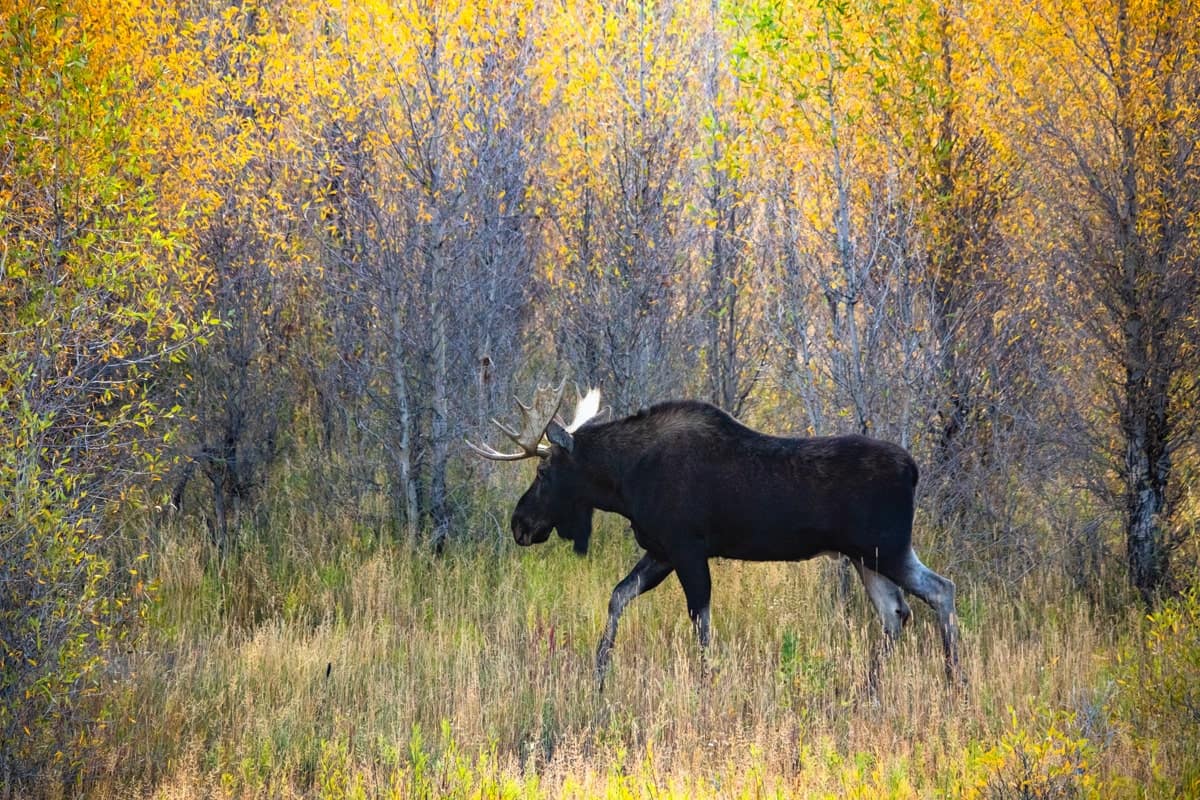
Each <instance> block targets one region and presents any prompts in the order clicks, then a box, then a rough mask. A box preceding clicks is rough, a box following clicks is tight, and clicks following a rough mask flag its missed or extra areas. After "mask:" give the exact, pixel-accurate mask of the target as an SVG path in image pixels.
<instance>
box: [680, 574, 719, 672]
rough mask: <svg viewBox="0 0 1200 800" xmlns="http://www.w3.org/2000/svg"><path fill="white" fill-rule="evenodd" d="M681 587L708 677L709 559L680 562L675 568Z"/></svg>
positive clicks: (701, 664) (710, 582) (701, 660)
mask: <svg viewBox="0 0 1200 800" xmlns="http://www.w3.org/2000/svg"><path fill="white" fill-rule="evenodd" d="M675 574H676V575H678V576H679V585H680V586H682V587H683V594H684V596H685V597H686V598H687V608H688V616H689V617H690V618H691V620H692V627H693V628H695V629H696V641H697V642H699V643H700V668H701V671H702V672H703V674H704V676H705V677H707V676H708V642H709V637H710V630H709V628H710V626H709V619H710V614H709V605H710V603H711V600H712V578H711V576H710V575H709V572H708V559H705V558H695V557H693V558H690V559H686V560H680V561H679V562H678V563H677V564H676V566H675Z"/></svg>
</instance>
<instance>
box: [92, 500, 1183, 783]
mask: <svg viewBox="0 0 1200 800" xmlns="http://www.w3.org/2000/svg"><path fill="white" fill-rule="evenodd" d="M617 523H618V521H617V520H615V519H608V520H605V522H604V524H603V526H602V529H601V530H599V531H598V532H597V534H596V536H595V537H594V540H593V541H594V547H593V552H592V554H590V555H589V556H588V557H586V558H578V557H576V556H574V555H573V554H572V553H571V552H570V549H569V547H568V546H567V545H565V544H563V543H561V542H560V541H558V540H557V539H552V541H551V542H550V543H548V544H547V545H544V546H541V547H536V548H530V549H520V548H517V547H516V546H515V545H513V544H512V543H511V542H510V541H506V540H503V539H501V538H500V535H499V533H497V538H496V539H495V540H494V541H491V542H478V543H474V544H469V545H468V544H462V545H457V546H453V547H451V548H450V549H449V551H448V552H447V554H446V555H444V556H443V557H441V558H433V557H431V556H429V555H427V553H426V552H425V551H423V550H419V549H413V548H409V547H404V546H397V545H394V544H389V543H381V542H380V541H378V540H377V538H376V536H375V534H373V533H371V532H369V531H365V530H361V529H357V528H356V527H355V526H354V525H352V524H350V523H348V522H345V523H338V522H333V523H330V522H324V523H319V522H318V521H316V520H304V519H295V518H294V519H291V520H287V521H279V520H276V521H275V522H273V523H272V524H271V525H269V526H267V527H266V528H265V530H268V531H270V533H269V534H267V533H253V532H249V531H243V532H242V534H241V540H240V542H239V544H238V548H237V552H236V553H235V554H233V555H230V556H228V557H226V558H224V559H218V558H216V557H215V555H214V554H213V553H212V552H210V551H209V550H208V547H207V545H206V544H205V541H206V538H205V536H204V534H203V532H202V531H201V530H199V529H197V530H188V529H186V528H176V529H172V530H169V531H167V532H166V534H165V535H164V536H163V537H162V540H163V541H164V542H165V544H163V545H161V546H159V547H158V548H157V549H156V550H155V551H154V552H153V554H152V556H151V558H150V559H149V564H148V567H149V570H148V571H149V572H150V573H151V574H152V575H154V576H155V577H156V579H157V581H158V587H157V591H156V597H157V600H156V602H155V605H154V608H153V612H152V615H151V617H152V618H151V625H150V626H149V630H148V631H147V634H146V636H145V637H144V639H143V642H142V644H141V646H140V647H139V649H138V650H137V651H136V652H134V653H132V654H130V656H129V660H128V662H127V663H126V664H123V665H116V666H119V667H120V669H121V670H122V671H123V672H122V674H123V675H124V676H125V680H124V682H123V684H122V685H123V687H124V689H123V691H122V693H121V695H120V700H119V702H118V703H117V705H116V708H115V710H114V712H113V714H112V716H111V718H110V720H109V721H108V723H107V725H108V728H109V742H110V746H109V747H108V749H107V753H108V756H107V758H106V759H105V760H104V763H100V764H96V765H93V773H94V778H95V781H96V783H95V792H96V793H97V794H98V795H101V796H114V797H119V796H142V795H146V794H151V795H153V796H155V797H164V798H190V797H197V796H218V797H225V796H228V797H298V796H321V797H334V798H336V797H379V796H387V797H398V798H410V797H441V796H451V797H464V798H466V797H606V798H626V797H654V798H661V797H714V798H716V797H774V796H780V797H831V798H841V797H863V798H872V800H880V799H882V798H909V797H959V796H962V797H979V798H1072V797H1122V796H1125V797H1180V798H1183V797H1192V798H1194V797H1197V796H1200V767H1198V766H1197V764H1198V763H1200V744H1198V742H1197V739H1198V738H1200V737H1198V735H1197V734H1198V721H1200V716H1197V712H1196V710H1195V709H1196V708H1200V706H1192V707H1190V710H1189V705H1188V704H1189V703H1190V702H1192V701H1193V700H1200V695H1198V694H1197V693H1196V692H1195V691H1193V690H1191V689H1189V687H1190V686H1192V685H1194V684H1195V681H1196V679H1197V677H1198V676H1200V670H1198V671H1195V672H1193V671H1191V670H1192V669H1193V668H1196V667H1200V646H1198V645H1197V637H1198V636H1200V634H1198V632H1197V628H1198V627H1200V626H1198V625H1197V624H1196V623H1197V619H1196V618H1197V607H1198V604H1197V603H1196V602H1195V598H1192V602H1191V603H1190V604H1189V603H1186V602H1185V603H1182V604H1178V605H1172V606H1169V607H1168V609H1167V611H1169V612H1170V613H1171V614H1174V616H1173V617H1171V618H1169V619H1164V618H1163V616H1162V615H1159V616H1158V617H1156V618H1155V619H1154V620H1146V619H1143V618H1142V617H1141V614H1140V612H1138V611H1137V610H1136V608H1132V609H1131V610H1129V611H1127V612H1116V613H1110V614H1104V613H1102V612H1100V611H1098V610H1096V609H1095V608H1094V607H1093V606H1092V605H1090V604H1089V603H1088V602H1087V601H1085V600H1084V599H1083V598H1082V597H1081V596H1080V595H1078V594H1077V593H1075V592H1074V591H1072V590H1071V589H1069V588H1068V586H1067V585H1066V584H1065V582H1060V581H1058V580H1056V579H1055V578H1054V577H1053V576H1052V575H1031V576H1030V577H1029V578H1028V579H1027V580H1026V581H1025V582H1024V583H1020V584H1014V585H1006V586H985V585H983V584H982V583H978V582H975V581H972V580H969V579H964V578H962V577H961V576H954V577H956V578H958V582H959V611H960V616H961V623H962V629H963V663H964V667H965V672H966V675H967V678H968V681H969V685H968V689H967V690H966V691H965V692H964V693H961V694H960V693H956V692H954V691H952V690H951V689H949V688H948V687H947V685H946V684H945V681H944V679H943V676H942V663H941V657H940V644H939V643H938V641H937V634H936V629H935V625H934V620H933V614H932V612H931V611H929V609H927V608H926V607H925V606H924V605H921V604H920V603H914V612H915V618H914V621H913V623H912V624H910V626H909V627H908V629H907V631H906V632H905V635H904V637H903V638H902V640H901V643H900V645H899V646H898V647H897V648H896V650H895V652H894V653H893V655H892V657H891V658H890V660H889V661H888V662H887V664H886V666H885V668H884V672H883V676H882V681H881V685H880V687H879V691H878V693H877V695H876V696H875V697H874V698H872V697H871V696H869V694H868V693H867V692H866V690H865V686H866V666H867V664H868V661H869V655H870V648H871V646H872V642H873V641H874V638H875V637H876V636H877V635H878V632H879V629H878V623H877V622H876V621H875V620H874V619H873V617H872V614H871V613H870V611H869V607H868V605H867V603H866V601H865V598H864V597H863V593H862V591H861V588H860V587H859V586H858V585H857V582H856V583H855V585H853V586H852V591H851V593H850V595H849V599H848V600H841V599H839V593H838V592H836V591H834V589H833V587H834V586H836V585H837V581H838V567H837V565H836V564H835V563H834V562H832V561H830V560H826V559H820V560H818V561H815V562H810V563H805V564H744V563H738V562H730V561H720V562H714V565H713V583H714V602H713V622H714V625H715V631H716V635H715V641H714V646H713V665H714V673H713V675H711V677H709V678H707V679H705V678H704V677H702V676H701V674H700V669H699V667H700V659H699V655H698V651H697V647H696V645H695V642H694V639H693V634H692V631H691V627H690V624H689V623H688V621H687V615H686V612H685V610H684V602H683V595H682V592H681V591H680V589H679V587H678V584H677V583H676V582H675V581H674V580H673V579H672V580H671V581H669V582H668V583H665V584H664V585H663V586H662V587H661V588H659V589H658V590H657V591H655V592H652V593H650V594H648V595H645V596H643V597H641V598H639V599H638V600H637V601H635V602H634V603H633V604H632V606H631V607H630V609H629V610H628V611H627V612H626V615H625V617H624V619H623V625H622V628H621V631H620V634H619V637H618V641H617V647H616V653H615V661H614V672H613V674H612V676H611V678H610V680H609V684H608V686H607V687H606V689H605V691H604V693H603V694H600V693H599V692H597V690H596V687H595V685H594V681H593V675H592V658H593V652H594V647H595V644H596V641H597V638H598V636H599V634H600V631H601V626H602V623H603V617H604V613H605V608H606V605H607V600H608V595H609V593H610V591H611V589H612V586H613V584H614V583H615V582H616V581H617V580H618V579H619V578H620V577H622V576H623V575H624V573H625V571H626V570H627V569H628V568H629V567H630V566H631V565H632V564H633V562H634V561H635V560H636V558H637V556H638V552H637V550H636V546H635V544H634V543H633V541H632V538H631V537H630V536H629V534H628V533H627V532H625V531H623V530H622V529H621V527H620V526H619V525H618V524H617ZM922 555H923V556H924V557H925V558H926V561H927V562H928V563H929V564H930V565H931V566H932V567H933V568H935V569H938V568H939V567H942V563H941V561H942V559H941V558H939V554H938V552H937V551H936V548H928V547H927V548H923V549H922ZM1164 613H1167V612H1164ZM1172 626H1174V628H1172ZM1172 630H1174V631H1175V633H1174V634H1172V633H1171V631H1172ZM1156 637H1157V638H1156ZM1163 687H1175V688H1173V689H1170V690H1168V689H1166V688H1163ZM1171 692H1175V694H1171ZM1168 695H1170V696H1168ZM1175 695H1178V696H1175ZM1189 715H1190V716H1189Z"/></svg>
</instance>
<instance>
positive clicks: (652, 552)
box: [467, 380, 959, 687]
mask: <svg viewBox="0 0 1200 800" xmlns="http://www.w3.org/2000/svg"><path fill="white" fill-rule="evenodd" d="M565 388H566V381H565V380H564V381H563V382H562V384H561V385H559V386H558V388H557V389H556V388H554V387H553V386H543V387H539V388H538V390H537V392H536V393H535V396H534V398H533V402H532V403H531V405H528V406H526V405H524V404H523V403H521V401H520V400H517V401H516V402H517V405H518V407H519V408H520V413H521V418H522V422H521V427H520V430H515V429H512V428H510V427H508V426H507V425H505V424H503V423H501V422H500V421H498V420H496V419H493V420H492V422H493V423H494V424H495V425H496V426H497V427H498V428H499V429H500V430H501V432H502V433H504V434H505V436H507V437H508V438H509V439H511V440H512V441H513V442H515V443H516V444H517V446H518V447H519V448H520V450H519V451H517V452H501V451H498V450H495V449H493V448H492V447H490V446H488V445H486V444H483V445H475V444H472V443H471V442H467V444H468V445H469V446H470V447H471V448H472V449H473V450H474V451H475V452H476V453H478V454H479V455H481V456H483V457H484V458H488V459H492V460H495V461H516V460H518V459H526V458H538V459H540V463H539V464H538V468H537V477H535V478H534V481H533V484H532V485H531V486H530V487H529V489H528V490H527V491H526V492H525V494H524V495H523V496H522V497H521V499H520V500H519V501H518V502H517V506H516V509H515V510H514V511H513V515H512V522H511V526H512V533H513V538H514V539H516V541H517V544H519V545H522V546H528V545H532V544H538V543H541V542H545V541H546V540H547V539H548V538H549V537H550V532H551V530H557V532H558V535H559V536H561V537H563V538H564V539H568V540H571V541H572V542H573V545H574V549H575V551H576V552H577V553H581V554H582V553H586V552H587V548H588V540H589V538H590V537H591V533H592V515H593V512H594V511H595V510H596V509H601V510H603V511H611V512H615V513H617V514H620V515H621V516H623V517H625V518H626V519H628V520H629V522H630V524H631V526H632V528H633V534H634V537H635V538H636V539H637V543H638V544H639V545H640V546H641V547H642V549H644V550H645V555H643V556H642V558H641V560H639V561H638V562H637V564H636V565H634V567H633V569H632V570H630V572H629V574H628V575H626V576H625V578H624V579H623V580H622V581H621V582H620V583H618V584H617V585H616V588H614V589H613V592H612V598H611V599H610V601H609V604H608V622H607V625H606V626H605V629H604V633H603V635H602V637H601V639H600V644H599V647H598V648H597V650H596V678H597V680H598V682H599V683H600V685H601V687H602V686H603V684H604V678H605V675H606V674H607V672H608V666H609V661H610V658H611V654H612V648H613V642H614V641H615V639H616V635H617V623H618V621H619V619H620V617H621V612H622V611H624V610H625V607H626V606H627V605H629V603H630V602H631V601H632V600H633V599H634V598H635V597H637V596H638V595H640V594H642V593H643V592H648V591H650V590H651V589H653V588H654V587H656V586H658V585H659V584H660V583H662V582H663V580H665V579H666V578H667V576H669V575H670V574H671V573H672V572H674V573H675V574H676V576H677V577H678V579H679V583H680V585H681V586H682V588H683V593H684V596H685V597H686V600H687V609H688V615H689V617H690V618H691V620H692V624H693V627H694V628H695V631H696V636H697V639H698V640H699V644H700V650H701V654H702V658H703V657H704V654H705V653H706V648H707V647H708V643H709V599H710V595H711V591H712V581H711V578H710V576H709V568H708V560H709V559H710V558H731V559H740V560H745V561H803V560H807V559H810V558H812V557H814V556H817V555H837V554H841V555H843V556H846V557H847V558H848V559H849V560H850V562H851V563H852V564H853V565H854V568H855V570H856V571H857V572H858V575H859V577H860V578H861V580H862V583H863V586H864V587H865V589H866V591H867V595H868V596H869V597H870V599H871V603H872V604H873V605H874V607H875V610H876V612H878V614H879V617H880V619H881V620H882V621H883V630H884V641H883V645H882V649H883V650H884V651H886V649H887V648H889V647H890V645H891V643H892V641H894V640H895V638H896V637H897V636H899V634H900V632H901V630H902V629H903V627H904V625H905V623H907V622H908V620H909V617H910V616H911V614H912V612H911V610H910V609H909V606H908V603H907V602H906V601H905V597H904V595H905V592H908V593H910V594H913V595H916V596H917V597H919V598H921V599H922V600H923V601H924V602H925V603H927V604H928V605H929V606H930V607H931V608H932V609H933V610H934V611H935V612H936V613H937V618H938V625H939V628H940V631H941V638H942V645H943V649H944V653H945V666H946V674H947V677H948V678H949V679H950V680H951V681H955V680H956V679H958V678H959V662H958V623H957V617H956V613H955V606H954V583H953V582H952V581H950V580H948V579H947V578H944V577H942V576H941V575H938V574H937V573H935V572H933V571H932V570H930V569H929V568H927V567H926V566H925V565H924V564H922V563H921V561H920V559H918V558H917V555H916V553H915V552H914V551H913V549H912V523H913V494H914V491H915V489H916V485H917V465H916V463H915V462H914V461H913V458H912V456H911V455H909V453H908V452H907V451H906V450H905V449H904V448H902V447H900V446H898V445H895V444H890V443H888V442H884V441H880V440H877V439H871V438H869V437H866V436H857V435H849V436H833V437H822V438H791V437H782V436H770V435H767V434H764V433H759V432H758V431H755V430H752V429H750V428H748V427H746V426H745V425H743V424H741V423H740V422H738V421H737V420H736V419H734V418H733V417H732V416H730V415H729V414H727V413H725V412H724V411H722V410H720V409H718V408H717V407H715V406H712V405H709V404H707V403H703V402H696V401H674V402H666V403H661V404H658V405H655V406H653V407H651V408H649V409H647V410H643V411H640V412H638V413H637V414H634V415H632V416H629V417H626V418H624V419H618V420H613V421H607V422H602V421H600V420H599V419H598V416H599V408H600V394H599V392H598V391H597V390H595V389H593V390H591V391H590V392H588V394H587V395H586V396H583V397H581V398H580V400H579V402H578V403H577V406H576V409H575V414H574V419H573V420H572V422H570V423H566V422H565V421H564V420H563V419H562V418H561V417H560V416H559V415H558V412H559V407H560V406H561V405H562V401H563V393H564V390H565ZM576 391H577V393H578V390H576ZM514 399H515V398H514ZM543 440H545V441H543ZM876 663H877V662H876ZM874 672H875V669H874V668H873V669H872V683H874Z"/></svg>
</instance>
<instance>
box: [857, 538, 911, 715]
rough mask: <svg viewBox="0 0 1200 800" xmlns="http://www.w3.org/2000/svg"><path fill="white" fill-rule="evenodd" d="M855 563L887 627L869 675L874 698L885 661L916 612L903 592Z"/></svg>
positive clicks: (873, 654)
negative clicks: (913, 611)
mask: <svg viewBox="0 0 1200 800" xmlns="http://www.w3.org/2000/svg"><path fill="white" fill-rule="evenodd" d="M853 563H854V568H855V569H856V570H858V576H859V577H860V578H861V579H862V582H863V588H865V589H866V590H867V596H868V597H870V598H871V604H872V605H874V606H875V611H876V613H878V614H879V620H880V622H882V623H883V639H882V641H880V642H879V644H878V645H876V646H875V648H874V649H873V651H872V653H871V665H870V668H869V670H868V672H867V686H868V688H869V689H870V692H871V695H872V696H874V695H875V691H876V689H877V688H878V686H879V672H880V669H881V668H882V665H883V659H884V658H885V657H886V656H887V655H888V654H889V653H891V651H892V645H893V644H894V643H895V641H896V638H897V637H898V636H899V635H900V631H902V630H903V629H904V625H905V623H907V622H908V620H909V618H910V617H912V609H910V608H909V607H908V602H907V601H906V600H905V599H904V590H903V589H901V588H900V587H899V586H897V585H896V584H894V583H892V581H890V580H889V579H887V578H885V577H884V576H883V575H880V574H879V573H878V572H876V571H875V570H873V569H870V568H869V567H866V566H865V565H863V564H862V563H860V562H857V561H855V562H853Z"/></svg>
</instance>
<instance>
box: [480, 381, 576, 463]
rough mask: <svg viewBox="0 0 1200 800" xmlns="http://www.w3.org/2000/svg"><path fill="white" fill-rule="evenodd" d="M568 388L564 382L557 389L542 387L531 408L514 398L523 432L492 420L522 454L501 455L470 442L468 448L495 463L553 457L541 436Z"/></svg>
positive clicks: (485, 446)
mask: <svg viewBox="0 0 1200 800" xmlns="http://www.w3.org/2000/svg"><path fill="white" fill-rule="evenodd" d="M566 388H567V382H566V380H563V382H562V383H560V384H559V386H558V388H557V389H555V388H554V387H553V386H539V387H538V390H537V391H536V392H535V393H534V395H533V403H531V404H530V405H525V404H524V403H522V402H521V401H520V400H518V399H517V398H515V397H514V398H513V400H516V402H517V407H518V408H519V409H521V430H520V431H515V430H513V429H512V428H510V427H508V426H507V425H505V424H504V423H503V422H501V421H500V420H498V419H496V418H495V417H493V418H492V422H493V423H494V424H495V426H496V427H497V428H499V429H500V432H501V433H503V434H504V435H505V436H507V437H508V438H510V439H512V440H513V441H514V442H516V443H517V446H518V447H520V448H521V452H520V453H501V452H500V451H499V450H495V449H493V448H491V447H490V446H488V445H486V444H484V445H477V444H473V443H472V442H470V441H468V442H467V447H470V448H471V449H472V450H474V451H475V452H476V453H478V454H479V455H481V456H483V457H484V458H487V459H491V460H492V461H519V460H521V459H523V458H533V457H534V456H538V457H541V458H545V457H546V456H547V455H549V454H550V448H549V447H548V446H547V445H544V444H542V443H541V441H542V436H543V435H544V434H545V433H546V428H547V427H549V425H550V421H551V420H553V419H554V415H555V414H557V413H558V407H559V406H560V405H562V399H563V392H564V391H566Z"/></svg>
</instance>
